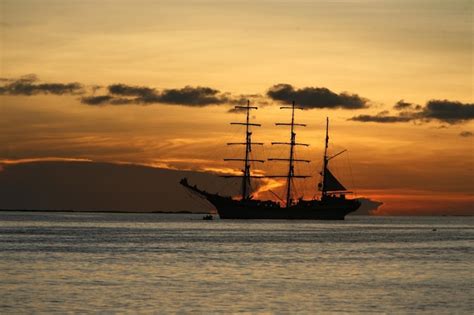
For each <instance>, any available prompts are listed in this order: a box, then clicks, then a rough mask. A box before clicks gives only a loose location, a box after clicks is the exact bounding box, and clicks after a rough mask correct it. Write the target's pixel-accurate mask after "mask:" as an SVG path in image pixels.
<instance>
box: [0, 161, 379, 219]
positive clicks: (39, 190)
mask: <svg viewBox="0 0 474 315" xmlns="http://www.w3.org/2000/svg"><path fill="white" fill-rule="evenodd" d="M0 166H1V165H0ZM58 174H61V176H58ZM183 177H188V178H189V180H190V181H191V182H192V183H196V184H197V185H199V186H200V187H204V188H205V189H206V190H208V191H211V192H218V193H220V194H222V195H236V194H238V189H239V187H240V186H239V185H238V182H236V185H229V182H228V181H229V180H228V179H225V178H222V177H219V176H217V175H214V174H210V173H202V172H194V171H178V170H169V169H159V168H152V167H147V166H140V165H124V164H112V163H96V162H51V161H50V162H30V163H21V164H12V165H4V166H3V170H2V171H0V209H4V210H5V209H12V210H24V209H26V210H76V211H124V212H153V211H171V212H177V211H192V212H209V211H210V210H212V206H210V205H208V204H207V203H206V202H201V201H197V200H196V198H197V197H195V196H192V194H190V193H188V192H187V191H186V190H185V189H184V188H183V187H182V186H181V185H179V181H180V179H181V178H183ZM231 181H232V179H231ZM361 201H362V205H363V206H362V207H361V209H360V210H359V211H358V212H356V213H355V214H370V212H371V211H373V210H376V209H377V208H378V207H379V206H380V205H381V204H382V203H381V202H377V201H373V200H370V199H365V198H362V200H361Z"/></svg>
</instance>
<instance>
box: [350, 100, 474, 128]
mask: <svg viewBox="0 0 474 315" xmlns="http://www.w3.org/2000/svg"><path fill="white" fill-rule="evenodd" d="M394 109H395V110H397V111H399V112H398V113H397V114H396V115H390V114H389V112H388V111H383V112H380V113H378V114H376V115H358V116H354V117H352V118H351V119H350V120H354V121H359V122H376V123H397V122H409V121H414V122H429V121H432V120H435V121H439V122H443V123H448V124H459V123H464V122H467V121H470V120H473V119H474V104H472V103H461V102H457V101H449V100H431V101H428V102H427V103H426V105H425V106H424V107H422V106H420V105H415V104H411V103H406V102H404V101H403V100H402V101H399V102H398V103H397V104H395V106H394Z"/></svg>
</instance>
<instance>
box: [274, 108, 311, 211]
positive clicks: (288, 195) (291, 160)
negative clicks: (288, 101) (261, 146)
mask: <svg viewBox="0 0 474 315" xmlns="http://www.w3.org/2000/svg"><path fill="white" fill-rule="evenodd" d="M280 109H291V122H290V123H276V124H275V125H277V126H290V142H272V145H274V144H282V145H289V146H290V156H289V158H288V159H281V158H270V159H268V160H269V161H288V174H287V175H274V176H267V177H284V178H286V207H287V208H288V207H290V206H291V205H292V203H293V199H292V196H291V191H292V190H291V188H292V183H293V178H307V177H309V176H307V175H295V168H294V163H295V162H305V163H309V162H310V161H309V160H301V159H295V146H298V145H299V146H306V147H307V146H309V144H307V143H298V142H296V133H295V126H301V127H306V125H305V124H297V123H295V109H302V108H299V107H295V102H294V101H293V103H292V105H291V106H283V107H280Z"/></svg>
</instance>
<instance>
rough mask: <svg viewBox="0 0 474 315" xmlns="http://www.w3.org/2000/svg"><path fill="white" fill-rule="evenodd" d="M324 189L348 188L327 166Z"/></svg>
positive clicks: (337, 189)
mask: <svg viewBox="0 0 474 315" xmlns="http://www.w3.org/2000/svg"><path fill="white" fill-rule="evenodd" d="M324 190H325V191H345V190H347V189H346V187H344V186H343V185H342V184H341V183H340V182H339V181H338V180H337V178H336V177H335V176H334V175H333V174H332V173H331V171H329V169H328V168H326V171H325V172H324Z"/></svg>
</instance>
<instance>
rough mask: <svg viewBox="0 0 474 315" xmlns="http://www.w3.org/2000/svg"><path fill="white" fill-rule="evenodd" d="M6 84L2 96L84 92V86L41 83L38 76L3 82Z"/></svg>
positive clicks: (1, 91) (0, 92)
mask: <svg viewBox="0 0 474 315" xmlns="http://www.w3.org/2000/svg"><path fill="white" fill-rule="evenodd" d="M1 82H3V83H4V84H3V85H2V86H0V94H8V95H26V96H30V95H36V94H55V95H63V94H81V93H83V92H84V90H83V85H82V84H80V83H77V82H72V83H40V82H39V79H38V77H37V76H36V75H27V76H23V77H20V78H18V79H5V78H3V79H2V80H1Z"/></svg>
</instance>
